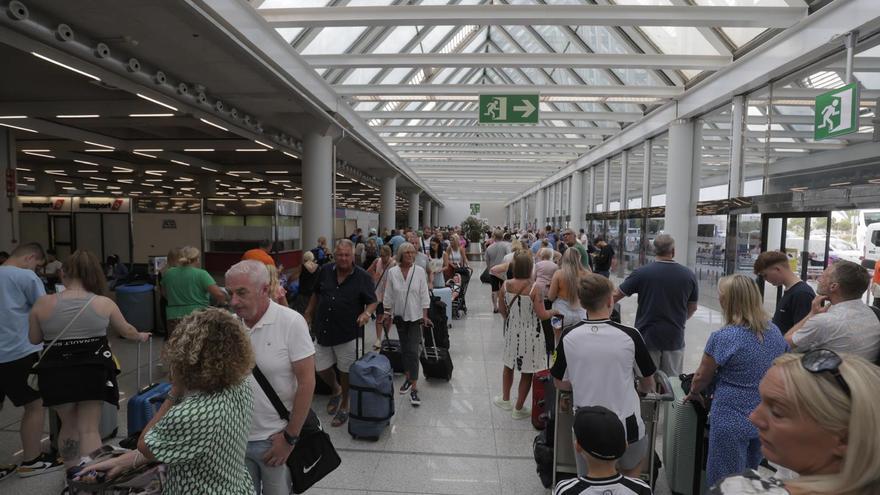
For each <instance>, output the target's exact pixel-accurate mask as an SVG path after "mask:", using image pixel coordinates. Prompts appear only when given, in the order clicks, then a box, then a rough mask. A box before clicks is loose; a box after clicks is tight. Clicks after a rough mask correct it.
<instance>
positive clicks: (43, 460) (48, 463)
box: [16, 454, 64, 478]
mask: <svg viewBox="0 0 880 495" xmlns="http://www.w3.org/2000/svg"><path fill="white" fill-rule="evenodd" d="M59 469H64V463H63V462H61V460H59V459H58V458H57V457H54V456H52V455H51V454H40V456H39V457H37V458H36V459H34V460H32V461H30V462H23V463H21V465H20V466H18V469H17V470H16V472H17V473H18V477H19V478H29V477H31V476H39V475H41V474H46V473H51V472H53V471H58V470H59Z"/></svg>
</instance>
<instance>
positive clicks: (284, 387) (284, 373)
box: [248, 302, 315, 442]
mask: <svg viewBox="0 0 880 495" xmlns="http://www.w3.org/2000/svg"><path fill="white" fill-rule="evenodd" d="M248 334H249V335H250V338H251V345H252V346H253V348H254V356H255V358H256V361H257V366H259V367H260V371H262V372H263V374H264V375H266V379H267V380H269V383H270V384H272V388H274V389H275V393H277V394H278V397H280V398H281V402H283V403H284V405H285V406H286V407H287V409H288V410H290V409H292V408H293V396H294V394H295V393H296V389H297V386H298V385H297V381H296V375H294V374H293V365H292V363H295V362H296V361H299V360H302V359H305V358H307V357H309V356H311V355H314V354H315V345H314V344H313V343H312V338H311V336H309V327H308V325H306V320H305V318H303V317H302V315H300V314H299V313H297V312H296V311H294V310H292V309H290V308H285V307H284V306H281V305H279V304H277V303H274V302H270V303H269V309H267V310H266V314H264V315H263V317H262V318H260V321H258V322H257V324H256V325H254V326H253V328H249V329H248ZM248 383H249V384H250V386H251V390H253V394H254V418H253V422H252V423H251V431H250V433H249V434H248V441H249V442H253V441H256V440H266V439H268V438H269V436H271V435H272V434H274V433H277V432H279V431H281V430H282V429H283V428H285V427H287V422H286V421H284V420H283V419H281V417H280V416H278V411H276V410H275V408H274V407H272V403H271V402H269V397H267V396H266V394H265V393H264V392H263V389H262V388H260V384H259V383H257V380H255V379H254V377H253V376H248Z"/></svg>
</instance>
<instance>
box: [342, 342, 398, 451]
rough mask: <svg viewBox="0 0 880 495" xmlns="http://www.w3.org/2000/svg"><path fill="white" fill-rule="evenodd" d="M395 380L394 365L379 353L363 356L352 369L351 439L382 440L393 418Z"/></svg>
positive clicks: (349, 376)
mask: <svg viewBox="0 0 880 495" xmlns="http://www.w3.org/2000/svg"><path fill="white" fill-rule="evenodd" d="M355 347H357V342H355ZM355 352H357V350H355ZM392 377H393V370H392V369H391V362H390V361H388V358H387V357H385V356H383V355H381V354H379V353H378V352H368V353H366V354H364V355H363V356H362V357H361V358H360V359H358V360H357V361H355V362H354V363H353V364H352V365H351V368H349V370H348V383H349V386H348V388H349V390H348V394H349V395H348V396H349V408H350V410H349V413H348V433H349V435H351V436H352V438H355V439H361V440H373V441H376V440H379V437H380V436H382V432H383V431H385V428H387V427H388V425H389V424H391V417H392V416H394V381H393V378H392Z"/></svg>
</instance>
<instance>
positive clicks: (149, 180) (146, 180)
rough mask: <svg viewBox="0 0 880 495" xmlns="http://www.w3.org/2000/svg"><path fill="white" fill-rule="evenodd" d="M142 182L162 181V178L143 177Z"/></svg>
mask: <svg viewBox="0 0 880 495" xmlns="http://www.w3.org/2000/svg"><path fill="white" fill-rule="evenodd" d="M144 182H162V179H144Z"/></svg>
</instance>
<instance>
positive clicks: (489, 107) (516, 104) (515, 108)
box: [479, 95, 540, 124]
mask: <svg viewBox="0 0 880 495" xmlns="http://www.w3.org/2000/svg"><path fill="white" fill-rule="evenodd" d="M538 107H539V103H538V95H480V106H479V112H480V115H479V122H480V123H481V124H537V123H538V115H539V114H540V109H539V108H538Z"/></svg>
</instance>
